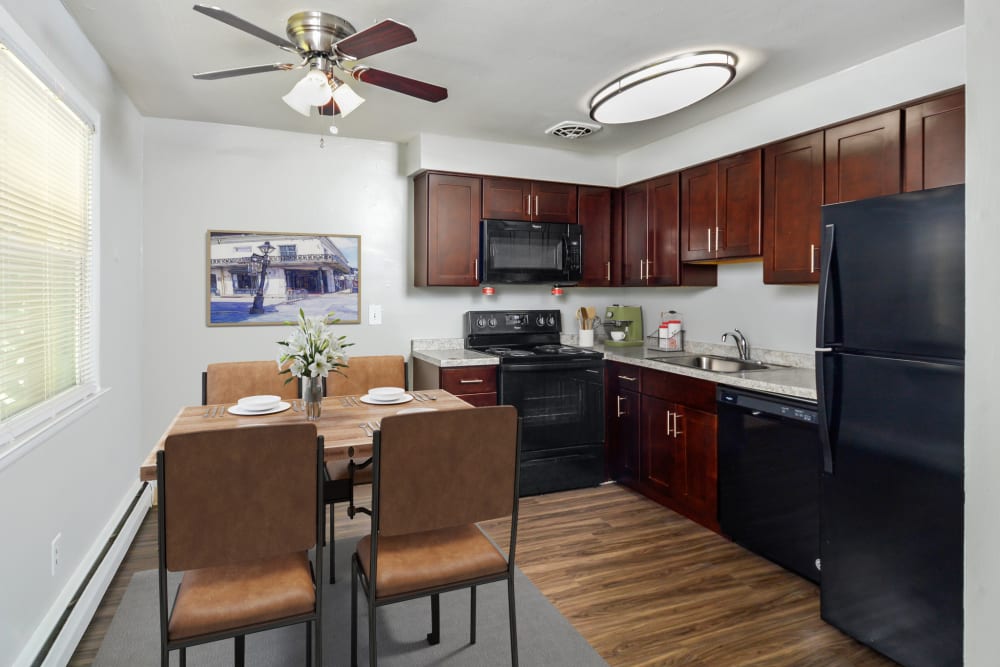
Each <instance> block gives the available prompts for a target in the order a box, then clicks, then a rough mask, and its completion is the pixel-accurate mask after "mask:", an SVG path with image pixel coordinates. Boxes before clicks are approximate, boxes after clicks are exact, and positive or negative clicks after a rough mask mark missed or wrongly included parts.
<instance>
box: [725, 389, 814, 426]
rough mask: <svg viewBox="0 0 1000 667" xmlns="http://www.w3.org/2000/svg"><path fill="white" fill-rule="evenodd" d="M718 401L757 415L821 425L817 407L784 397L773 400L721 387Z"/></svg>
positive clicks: (776, 397)
mask: <svg viewBox="0 0 1000 667" xmlns="http://www.w3.org/2000/svg"><path fill="white" fill-rule="evenodd" d="M718 401H719V403H723V404H725V405H733V406H736V407H740V408H743V409H745V410H747V411H750V412H756V413H757V414H766V415H773V416H775V417H783V418H784V419H792V420H795V421H800V422H806V423H807V424H818V423H819V420H818V417H817V416H816V406H815V405H812V404H810V403H806V402H805V401H796V400H795V399H790V398H786V397H784V396H775V397H774V398H773V399H772V398H770V397H766V396H763V395H760V394H756V395H750V394H748V393H744V392H741V391H734V390H731V389H724V388H722V387H720V388H719V390H718Z"/></svg>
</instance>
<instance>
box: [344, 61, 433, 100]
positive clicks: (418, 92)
mask: <svg viewBox="0 0 1000 667" xmlns="http://www.w3.org/2000/svg"><path fill="white" fill-rule="evenodd" d="M351 76H353V77H354V78H355V79H357V80H358V81H361V82H362V83H370V84H372V85H373V86H379V87H381V88H388V89H389V90H394V91H396V92H397V93H403V94H404V95H410V96H412V97H418V98H420V99H422V100H427V101H428V102H440V101H441V100H444V99H447V98H448V89H447V88H442V87H441V86H435V85H434V84H432V83H425V82H423V81H417V80H416V79H410V78H408V77H405V76H400V75H399V74H393V73H392V72H384V71H382V70H380V69H375V68H373V67H364V66H359V67H355V68H354V70H352V71H351Z"/></svg>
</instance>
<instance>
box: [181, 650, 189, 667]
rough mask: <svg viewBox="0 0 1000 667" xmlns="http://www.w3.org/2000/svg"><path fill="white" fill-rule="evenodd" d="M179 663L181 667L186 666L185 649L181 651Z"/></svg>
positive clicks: (186, 655)
mask: <svg viewBox="0 0 1000 667" xmlns="http://www.w3.org/2000/svg"><path fill="white" fill-rule="evenodd" d="M180 663H181V667H187V664H188V654H187V649H186V648H182V649H181V655H180Z"/></svg>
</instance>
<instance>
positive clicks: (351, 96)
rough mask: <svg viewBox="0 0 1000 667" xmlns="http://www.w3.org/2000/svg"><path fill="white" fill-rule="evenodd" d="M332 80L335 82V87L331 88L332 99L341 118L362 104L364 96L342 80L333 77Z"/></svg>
mask: <svg viewBox="0 0 1000 667" xmlns="http://www.w3.org/2000/svg"><path fill="white" fill-rule="evenodd" d="M334 82H335V83H336V87H335V88H334V89H333V101H334V102H335V103H336V105H337V108H338V109H340V116H341V118H345V117H347V114H349V113H351V112H352V111H354V110H355V109H357V108H358V107H359V106H361V105H362V104H364V102H365V98H363V97H361V96H360V95H358V94H357V93H356V92H354V90H353V89H352V88H351V87H350V86H348V85H347V84H346V83H344V82H343V81H340V80H339V79H336V78H335V79H334Z"/></svg>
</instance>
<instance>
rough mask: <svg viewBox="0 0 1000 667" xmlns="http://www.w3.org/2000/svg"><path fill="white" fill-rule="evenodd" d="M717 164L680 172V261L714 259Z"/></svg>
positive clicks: (716, 212)
mask: <svg viewBox="0 0 1000 667" xmlns="http://www.w3.org/2000/svg"><path fill="white" fill-rule="evenodd" d="M718 192H719V168H718V163H716V162H710V163H709V164H703V165H699V166H697V167H692V168H691V169H685V170H684V171H682V172H681V261H682V262H691V261H697V260H701V259H715V253H714V252H713V250H712V247H713V245H712V241H713V238H712V237H713V236H714V235H715V226H716V220H717V219H718V209H717V206H718V204H719V197H718Z"/></svg>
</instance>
